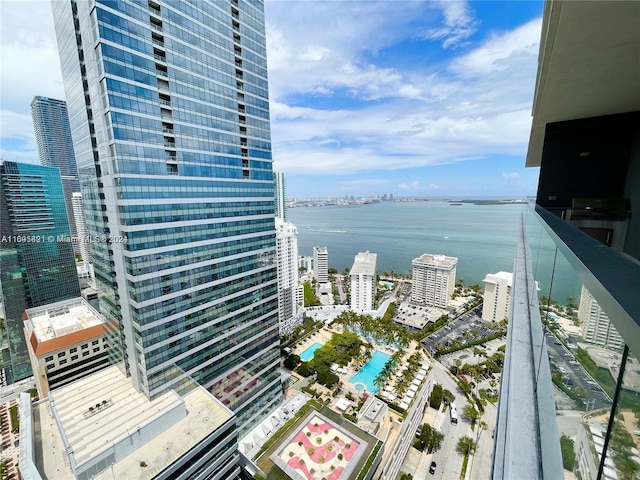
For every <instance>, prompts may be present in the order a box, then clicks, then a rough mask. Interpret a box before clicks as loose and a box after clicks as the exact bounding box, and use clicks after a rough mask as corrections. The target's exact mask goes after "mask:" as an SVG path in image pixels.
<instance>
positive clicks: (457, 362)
mask: <svg viewBox="0 0 640 480" xmlns="http://www.w3.org/2000/svg"><path fill="white" fill-rule="evenodd" d="M453 363H454V364H455V365H456V375H460V366H461V365H462V360H460V359H459V358H456V359H455V360H454V361H453Z"/></svg>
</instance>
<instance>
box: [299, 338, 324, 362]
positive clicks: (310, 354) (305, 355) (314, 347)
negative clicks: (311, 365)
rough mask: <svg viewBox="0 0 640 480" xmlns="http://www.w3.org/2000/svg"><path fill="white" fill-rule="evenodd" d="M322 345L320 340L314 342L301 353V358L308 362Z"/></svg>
mask: <svg viewBox="0 0 640 480" xmlns="http://www.w3.org/2000/svg"><path fill="white" fill-rule="evenodd" d="M321 347H322V344H320V343H318V342H316V343H314V344H313V345H311V346H310V347H308V348H306V349H305V351H304V352H302V353H301V354H300V360H302V361H303V362H308V361H309V360H311V359H312V358H313V354H314V353H315V351H316V350H318V349H319V348H321Z"/></svg>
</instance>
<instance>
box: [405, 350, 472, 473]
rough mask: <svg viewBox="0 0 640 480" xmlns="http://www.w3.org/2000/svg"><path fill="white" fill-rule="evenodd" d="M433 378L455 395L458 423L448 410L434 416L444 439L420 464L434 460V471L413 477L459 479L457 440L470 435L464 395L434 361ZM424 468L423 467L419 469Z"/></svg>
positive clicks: (459, 459) (459, 461) (460, 461)
mask: <svg viewBox="0 0 640 480" xmlns="http://www.w3.org/2000/svg"><path fill="white" fill-rule="evenodd" d="M432 372H433V380H434V385H435V384H436V383H439V384H440V385H442V387H443V388H445V389H447V390H449V391H451V392H452V393H453V394H454V395H455V396H456V400H455V402H456V407H457V409H458V424H457V425H455V424H452V423H451V421H450V417H449V410H447V411H446V412H444V413H442V412H440V413H439V414H438V416H437V417H436V420H435V424H434V427H435V428H437V429H438V430H440V431H441V432H442V433H443V434H444V440H443V441H442V445H441V446H440V449H439V450H437V451H436V452H435V453H433V454H432V455H431V460H430V461H428V462H426V463H425V462H421V465H425V466H428V465H430V464H431V461H434V462H436V473H435V474H434V475H429V476H428V477H426V476H424V477H423V475H424V474H425V473H428V470H427V472H423V471H421V472H416V475H420V476H416V475H414V478H416V479H418V478H432V479H434V480H459V478H460V472H461V471H462V461H463V456H462V455H461V454H460V453H458V450H457V446H458V440H459V439H460V438H462V437H464V436H465V435H470V433H471V424H470V423H469V422H468V421H467V419H466V418H465V417H464V416H463V415H462V409H463V408H464V406H465V405H466V404H467V400H466V397H465V396H464V395H463V394H461V393H460V392H459V391H458V386H457V384H456V382H455V381H454V380H453V379H452V378H451V377H450V376H449V373H448V372H447V371H446V369H445V367H444V366H443V365H442V364H440V363H438V362H435V363H434V368H433V370H432ZM421 470H424V469H421Z"/></svg>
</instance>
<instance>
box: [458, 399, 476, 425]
mask: <svg viewBox="0 0 640 480" xmlns="http://www.w3.org/2000/svg"><path fill="white" fill-rule="evenodd" d="M462 414H463V415H464V416H465V417H467V418H468V419H469V421H470V422H471V423H472V424H473V423H476V420H478V418H480V412H479V411H478V410H476V407H475V406H474V405H472V404H470V403H467V404H466V405H465V406H464V408H463V409H462Z"/></svg>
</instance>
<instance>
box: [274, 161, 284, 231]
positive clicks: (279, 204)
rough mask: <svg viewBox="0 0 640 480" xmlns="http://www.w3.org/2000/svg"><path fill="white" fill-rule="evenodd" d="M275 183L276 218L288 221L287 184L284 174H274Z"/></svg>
mask: <svg viewBox="0 0 640 480" xmlns="http://www.w3.org/2000/svg"><path fill="white" fill-rule="evenodd" d="M273 182H274V184H275V199H276V217H278V218H281V219H282V220H286V219H287V205H286V201H287V184H286V182H285V180H284V173H282V172H273Z"/></svg>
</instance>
